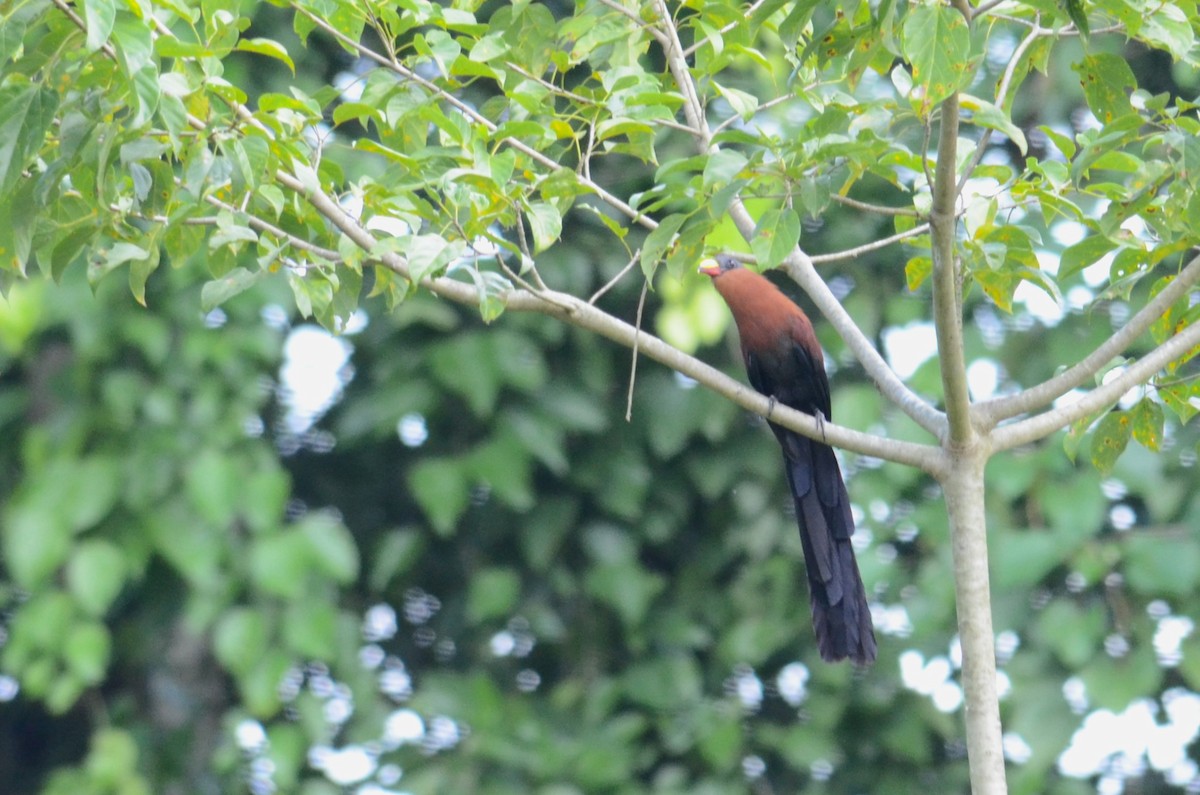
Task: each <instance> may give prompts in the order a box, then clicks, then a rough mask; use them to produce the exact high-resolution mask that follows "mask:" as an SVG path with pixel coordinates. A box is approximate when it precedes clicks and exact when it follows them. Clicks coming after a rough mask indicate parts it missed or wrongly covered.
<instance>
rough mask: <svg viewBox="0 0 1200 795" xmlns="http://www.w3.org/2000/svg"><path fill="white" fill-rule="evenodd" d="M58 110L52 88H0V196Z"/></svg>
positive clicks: (39, 145)
mask: <svg viewBox="0 0 1200 795" xmlns="http://www.w3.org/2000/svg"><path fill="white" fill-rule="evenodd" d="M89 7H90V4H89ZM57 109H58V95H57V94H56V93H54V92H53V91H51V90H49V89H46V88H38V87H35V86H30V85H21V84H20V83H19V82H15V81H14V82H13V83H12V84H10V85H7V86H4V87H3V88H0V196H3V195H5V194H7V193H8V192H9V191H10V190H12V187H13V186H14V185H15V184H17V180H19V179H20V178H21V171H22V170H23V169H24V168H25V166H26V165H27V164H28V163H29V161H30V160H32V159H33V157H34V156H35V155H36V154H37V152H38V151H39V150H40V149H41V148H42V142H43V141H44V140H45V137H46V133H47V131H49V129H50V124H51V123H52V122H53V121H54V113H55V111H56V110H57ZM4 253H5V252H2V251H0V257H2V256H3V255H4Z"/></svg>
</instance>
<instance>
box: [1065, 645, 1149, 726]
mask: <svg viewBox="0 0 1200 795" xmlns="http://www.w3.org/2000/svg"><path fill="white" fill-rule="evenodd" d="M1079 675H1080V678H1081V679H1083V684H1084V687H1085V689H1086V692H1087V697H1088V702H1089V704H1090V705H1091V706H1092V707H1094V708H1096V709H1108V710H1112V711H1113V712H1118V713H1119V712H1123V711H1124V710H1125V708H1126V707H1128V706H1129V703H1130V702H1131V701H1133V700H1134V699H1135V698H1141V697H1144V696H1145V694H1146V693H1149V692H1151V691H1153V690H1154V689H1155V688H1156V687H1157V686H1159V685H1158V683H1159V682H1160V681H1161V679H1162V675H1163V672H1162V669H1161V668H1159V667H1158V663H1157V662H1156V660H1155V658H1154V651H1153V649H1152V647H1151V646H1150V644H1148V643H1147V644H1144V645H1142V646H1140V647H1135V648H1134V650H1133V651H1132V652H1131V653H1130V654H1129V655H1127V656H1126V657H1124V658H1122V659H1119V660H1118V659H1113V658H1112V657H1109V656H1108V655H1106V654H1098V655H1096V656H1094V657H1093V658H1092V661H1091V663H1090V664H1088V665H1087V666H1086V667H1084V668H1083V670H1082V671H1080V674H1079Z"/></svg>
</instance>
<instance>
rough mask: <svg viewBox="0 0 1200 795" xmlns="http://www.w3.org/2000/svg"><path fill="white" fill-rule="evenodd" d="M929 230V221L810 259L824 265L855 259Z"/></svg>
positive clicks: (815, 263) (816, 263)
mask: <svg viewBox="0 0 1200 795" xmlns="http://www.w3.org/2000/svg"><path fill="white" fill-rule="evenodd" d="M928 231H929V224H928V223H924V224H918V225H916V226H914V227H913V228H912V229H908V230H906V231H904V232H897V233H896V234H894V235H890V236H888V237H881V238H879V239H878V240H872V241H871V242H870V243H864V244H863V245H861V246H855V247H854V248H848V249H845V250H843V251H834V252H833V253H831V254H813V255H812V256H810V257H809V261H810V262H812V263H813V264H814V265H822V264H824V263H826V262H838V261H840V260H844V259H855V258H856V257H859V256H861V255H863V254H866V253H867V252H868V251H875V250H876V249H881V248H887V247H888V246H890V245H892V244H893V243H899V242H900V241H902V240H907V239H908V238H910V237H916V236H917V235H920V234H924V233H925V232H928Z"/></svg>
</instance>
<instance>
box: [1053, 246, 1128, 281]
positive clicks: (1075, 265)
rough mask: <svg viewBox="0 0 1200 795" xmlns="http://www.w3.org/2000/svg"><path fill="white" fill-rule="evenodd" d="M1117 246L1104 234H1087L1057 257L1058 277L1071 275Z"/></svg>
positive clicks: (1062, 277)
mask: <svg viewBox="0 0 1200 795" xmlns="http://www.w3.org/2000/svg"><path fill="white" fill-rule="evenodd" d="M1117 246H1118V244H1117V243H1116V242H1114V241H1112V240H1110V239H1109V238H1107V237H1105V236H1104V235H1089V236H1088V237H1085V238H1084V239H1083V240H1080V241H1079V242H1078V243H1075V244H1074V245H1071V246H1068V247H1067V248H1066V249H1065V250H1064V251H1063V253H1062V257H1061V258H1060V259H1059V264H1058V278H1059V279H1060V280H1063V279H1066V278H1067V277H1068V276H1073V275H1074V274H1076V273H1078V272H1079V271H1081V270H1083V269H1084V268H1086V267H1088V266H1089V265H1092V264H1094V263H1095V262H1096V261H1097V260H1099V259H1100V258H1101V257H1103V256H1104V255H1105V254H1107V253H1108V252H1110V251H1112V250H1113V249H1115V248H1117Z"/></svg>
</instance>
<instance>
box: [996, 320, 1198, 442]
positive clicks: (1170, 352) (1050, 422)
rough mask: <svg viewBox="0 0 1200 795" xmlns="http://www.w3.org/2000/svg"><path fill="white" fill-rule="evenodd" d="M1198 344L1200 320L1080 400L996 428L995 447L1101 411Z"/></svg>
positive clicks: (1025, 439) (1028, 438) (1034, 438)
mask: <svg viewBox="0 0 1200 795" xmlns="http://www.w3.org/2000/svg"><path fill="white" fill-rule="evenodd" d="M1197 346H1200V323H1193V324H1192V325H1190V326H1188V327H1187V328H1186V329H1184V330H1183V331H1181V332H1180V333H1178V334H1176V335H1175V336H1174V337H1171V339H1169V340H1167V341H1166V342H1164V343H1163V344H1162V345H1159V346H1158V347H1157V348H1155V349H1154V350H1152V351H1150V353H1148V354H1146V355H1145V356H1143V357H1142V358H1141V359H1138V360H1137V362H1135V363H1134V364H1132V365H1130V366H1129V367H1126V368H1125V370H1124V371H1123V372H1122V373H1121V374H1120V375H1119V376H1117V377H1116V378H1113V379H1112V380H1111V381H1107V382H1105V383H1104V384H1102V385H1101V386H1098V387H1096V388H1095V389H1093V390H1092V391H1090V392H1088V393H1087V394H1086V395H1084V396H1083V397H1082V398H1080V399H1079V400H1076V401H1073V402H1071V403H1068V404H1066V405H1064V406H1059V407H1058V408H1055V409H1051V410H1050V411H1046V412H1043V413H1041V414H1038V415H1037V416H1035V417H1029V418H1028V419H1024V420H1021V421H1020V422H1015V423H1013V424H1011V425H1005V426H1002V427H1000V428H997V429H995V430H994V431H992V447H993V449H995V450H1009V449H1011V448H1013V447H1017V446H1019V445H1022V444H1028V443H1029V442H1034V441H1037V440H1038V439H1042V438H1044V437H1046V436H1049V435H1050V434H1052V433H1054V432H1055V431H1057V430H1059V429H1060V428H1065V427H1066V426H1067V425H1070V424H1071V423H1072V422H1075V420H1078V419H1080V418H1082V417H1086V416H1087V415H1088V414H1092V413H1094V412H1097V411H1100V410H1101V409H1103V408H1104V407H1105V406H1108V405H1111V404H1113V403H1115V402H1117V400H1118V399H1120V397H1121V395H1123V394H1125V393H1126V392H1128V391H1129V390H1130V389H1132V388H1133V387H1135V386H1139V385H1141V384H1144V383H1146V382H1147V381H1149V380H1150V378H1151V376H1153V375H1154V374H1155V373H1157V372H1158V371H1159V370H1161V369H1163V368H1164V367H1166V366H1167V365H1168V364H1170V363H1171V362H1173V361H1176V360H1178V359H1182V358H1183V357H1184V356H1186V355H1188V354H1189V352H1191V351H1192V350H1193V349H1194V348H1196V347H1197Z"/></svg>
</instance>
